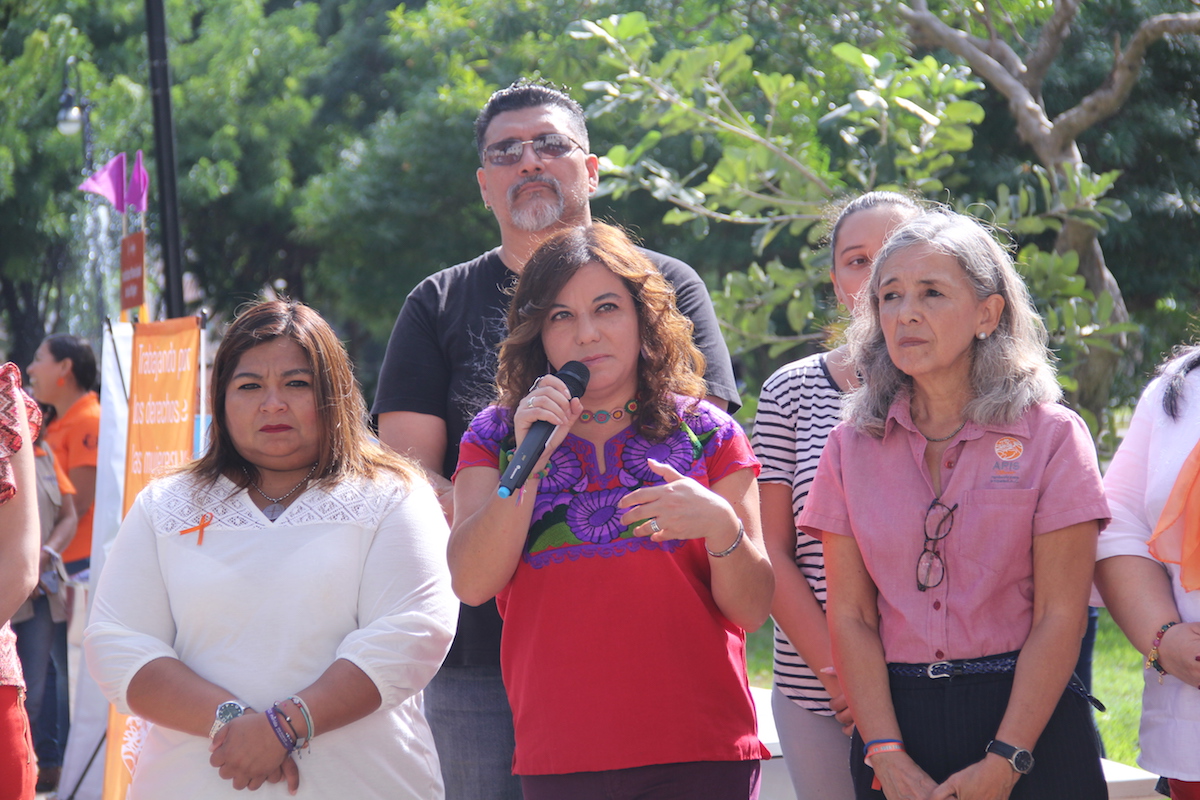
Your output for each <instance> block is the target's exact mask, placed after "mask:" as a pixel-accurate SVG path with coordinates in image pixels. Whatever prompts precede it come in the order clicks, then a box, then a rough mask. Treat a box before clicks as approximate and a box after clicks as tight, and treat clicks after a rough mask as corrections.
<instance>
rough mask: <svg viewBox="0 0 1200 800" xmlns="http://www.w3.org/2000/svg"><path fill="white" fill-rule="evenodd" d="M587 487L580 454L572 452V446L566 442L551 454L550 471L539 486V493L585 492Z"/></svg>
mask: <svg viewBox="0 0 1200 800" xmlns="http://www.w3.org/2000/svg"><path fill="white" fill-rule="evenodd" d="M586 486H587V484H586V483H585V482H584V481H583V462H582V461H581V460H580V458H579V455H578V454H576V453H574V452H572V448H571V447H570V444H569V443H567V442H564V443H563V444H561V445H559V447H558V448H557V449H555V451H554V452H553V453H551V454H550V469H549V471H547V472H546V477H545V478H542V480H541V482H540V483H539V484H538V491H540V492H563V491H567V490H568V489H574V490H575V491H583V490H584V489H585V488H586Z"/></svg>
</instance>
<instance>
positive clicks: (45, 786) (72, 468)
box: [26, 333, 100, 792]
mask: <svg viewBox="0 0 1200 800" xmlns="http://www.w3.org/2000/svg"><path fill="white" fill-rule="evenodd" d="M26 372H27V373H28V375H29V388H30V389H31V390H32V392H33V396H34V397H35V398H36V399H37V400H38V401H39V402H41V403H43V404H45V405H47V406H51V407H52V408H53V413H52V414H49V415H48V417H50V421H49V422H48V423H47V424H46V434H45V436H46V443H47V444H48V445H49V446H50V449H51V450H52V451H53V452H54V457H55V458H56V459H57V460H58V461H59V462H60V463H61V464H62V467H63V468H64V469H65V470H66V472H67V477H68V478H69V479H70V482H71V483H72V484H73V485H74V486H75V510H76V512H77V513H78V516H79V522H78V524H77V526H76V529H75V538H74V540H72V541H71V543H70V545H68V546H67V548H66V549H65V550H64V551H63V552H62V560H63V562H64V564H65V565H66V571H67V574H68V575H78V574H79V573H81V572H83V571H85V570H86V569H87V568H88V566H89V565H90V563H91V554H92V508H93V505H92V504H93V500H94V499H95V496H96V462H97V456H98V453H99V443H100V397H99V395H98V394H96V392H95V391H93V389H94V388H95V384H96V377H97V369H96V355H95V353H94V352H93V350H92V346H91V345H90V344H88V342H87V340H86V339H84V338H82V337H79V336H72V335H70V334H62V333H58V334H53V335H51V336H47V337H46V338H45V339H44V340H43V341H42V343H41V345H40V346H39V347H38V349H37V352H36V353H35V354H34V357H33V363H31V364H30V365H29V367H28V369H27V370H26ZM81 579H82V578H81ZM66 603H67V611H68V618H69V615H70V610H71V608H72V606H73V601H72V595H71V592H70V590H69V589H68V592H67V596H66ZM67 685H68V677H67V675H66V674H65V672H58V671H57V669H56V668H55V666H54V663H53V661H51V664H50V665H49V668H48V669H47V674H46V690H45V691H46V695H45V696H46V698H57V700H56V701H47V702H43V703H42V707H41V711H40V713H39V714H38V717H39V718H38V719H35V720H31V722H32V723H33V726H34V739H35V741H34V745H35V748H36V750H37V752H38V753H39V754H43V755H46V754H52V753H62V752H63V751H65V748H66V734H67V730H66V726H67V722H66V719H67V718H68V711H67V709H66V708H65V707H63V706H64V705H65V704H67V703H68V692H67V691H66V687H67ZM58 760H59V759H55V758H53V757H50V758H48V759H46V760H45V761H44V762H43V764H42V770H41V771H40V773H39V775H38V783H37V789H38V791H39V792H44V791H52V790H53V789H54V788H55V786H56V784H57V782H58V780H57V779H58V772H59V771H58V770H56V769H54V768H53V767H55V766H56V765H55V764H54V763H53V762H54V761H58ZM60 763H61V761H60Z"/></svg>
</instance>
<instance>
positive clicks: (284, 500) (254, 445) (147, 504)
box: [83, 300, 458, 800]
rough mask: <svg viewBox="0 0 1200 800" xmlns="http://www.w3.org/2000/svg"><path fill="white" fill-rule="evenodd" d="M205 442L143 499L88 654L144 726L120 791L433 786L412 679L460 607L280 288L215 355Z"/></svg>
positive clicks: (396, 483) (348, 380)
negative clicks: (125, 787)
mask: <svg viewBox="0 0 1200 800" xmlns="http://www.w3.org/2000/svg"><path fill="white" fill-rule="evenodd" d="M212 372H213V381H212V395H211V400H212V406H211V407H212V430H211V433H210V437H209V440H210V444H209V448H208V451H207V452H206V453H205V454H204V455H203V456H201V457H200V458H199V459H198V460H196V461H194V462H192V463H191V464H190V465H188V466H186V467H184V468H182V469H181V470H180V471H178V472H176V473H175V474H173V475H170V476H167V477H163V478H159V479H157V480H155V481H154V482H152V483H151V484H150V485H149V486H147V487H146V488H145V489H144V490H142V492H141V493H140V494H139V495H138V497H137V499H136V500H135V501H134V504H133V507H132V508H131V509H130V511H129V513H128V515H126V517H125V521H124V522H123V523H122V524H121V529H120V531H119V532H118V534H117V538H116V540H115V542H114V544H113V547H112V552H111V554H110V555H109V557H108V559H107V560H106V562H105V567H104V574H103V575H102V576H101V578H100V581H99V586H98V587H97V590H96V599H95V602H94V604H93V607H92V613H91V618H90V621H89V624H88V627H87V630H86V631H85V633H84V642H83V646H84V652H85V654H86V656H87V664H88V666H89V668H90V669H91V671H92V674H93V676H94V677H95V678H96V682H97V683H98V684H99V686H100V688H101V689H102V690H103V692H104V694H105V695H106V696H107V697H108V698H109V700H110V701H111V702H112V703H113V704H114V705H115V706H117V708H118V709H120V710H121V711H123V712H125V713H133V714H136V715H138V716H139V717H142V718H143V719H145V720H148V721H149V722H150V723H152V724H151V725H150V726H149V731H148V732H147V734H146V736H145V741H144V744H143V745H142V749H141V753H140V755H139V757H138V761H137V767H136V769H135V770H134V773H133V783H132V786H131V789H130V793H129V795H128V796H129V798H130V800H159V799H160V798H169V797H183V796H186V797H189V798H195V799H196V800H217V798H230V799H232V798H242V797H245V796H246V795H244V794H243V793H242V792H240V791H239V790H242V789H247V788H249V789H251V790H258V793H259V794H260V795H263V796H266V797H286V796H288V795H289V794H294V795H295V796H297V797H308V798H321V799H322V800H328V798H337V797H344V798H346V799H347V800H350V799H351V798H353V800H370V799H372V798H373V799H375V800H385V799H386V800H395V799H396V798H411V800H427V798H435V799H436V798H441V797H442V796H443V792H442V779H441V771H440V769H439V767H438V756H437V752H436V750H435V749H434V743H433V736H432V735H431V734H430V732H429V727H428V725H427V723H426V721H425V718H424V716H423V714H422V712H421V690H422V688H423V687H424V686H425V684H426V682H427V681H428V680H429V679H430V678H431V677H432V676H433V674H434V672H436V671H437V668H438V666H439V665H440V664H441V663H442V659H443V658H444V657H445V655H446V651H447V650H448V649H449V647H450V641H451V638H452V636H453V633H454V617H455V614H456V612H457V608H458V604H457V603H456V602H455V599H454V596H453V593H452V591H451V588H450V576H449V571H448V569H447V567H446V544H447V540H448V535H449V532H448V530H447V528H446V521H445V518H444V517H443V516H442V513H441V509H440V507H439V506H438V503H437V498H436V496H435V495H434V493H433V491H432V489H431V488H430V487H429V486H428V484H427V483H426V482H425V480H424V479H423V477H422V475H421V473H420V471H419V470H418V469H417V468H416V466H415V465H413V464H412V463H410V462H409V461H408V460H407V459H405V458H403V457H402V456H398V455H396V454H395V453H393V452H391V451H390V450H388V449H387V448H385V447H381V446H379V445H377V444H375V443H374V442H373V441H372V439H371V437H370V431H369V428H368V418H367V414H366V406H365V405H364V403H363V401H362V397H361V395H360V393H359V389H358V385H357V383H356V382H355V380H354V375H353V372H352V370H351V367H350V360H349V358H348V357H347V355H346V352H345V350H344V349H343V348H342V345H341V343H340V342H339V341H338V340H337V336H336V335H335V334H334V332H333V331H332V329H330V327H329V325H328V324H327V323H326V322H325V321H324V320H323V319H321V317H320V316H319V315H318V314H317V313H316V312H315V311H313V310H312V309H311V308H309V307H307V306H305V305H302V304H300V303H294V302H291V301H284V300H276V301H271V302H266V303H261V304H259V305H256V306H253V307H251V308H250V309H248V310H246V311H244V312H243V313H242V314H241V315H239V316H238V318H237V319H236V320H234V321H233V323H232V324H231V325H230V326H229V328H228V330H227V331H226V333H225V336H224V338H223V339H222V341H221V345H220V347H219V348H218V349H217V353H216V356H215V358H214V360H213V367H212Z"/></svg>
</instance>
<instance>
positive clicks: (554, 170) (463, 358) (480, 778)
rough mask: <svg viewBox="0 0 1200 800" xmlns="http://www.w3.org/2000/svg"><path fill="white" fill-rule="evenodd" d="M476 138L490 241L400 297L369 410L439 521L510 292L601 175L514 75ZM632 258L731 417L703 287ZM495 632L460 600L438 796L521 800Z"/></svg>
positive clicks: (553, 102)
mask: <svg viewBox="0 0 1200 800" xmlns="http://www.w3.org/2000/svg"><path fill="white" fill-rule="evenodd" d="M475 144H476V147H477V149H478V152H479V159H480V167H479V168H478V170H477V171H476V177H477V179H478V181H479V192H480V194H481V196H482V197H483V202H484V204H485V205H486V206H487V207H488V208H489V209H490V210H491V211H492V213H493V214H494V215H495V217H496V222H497V223H498V224H499V226H500V246H499V247H497V248H495V249H493V250H490V251H488V252H487V253H484V254H483V255H481V256H479V257H478V258H475V259H473V260H471V261H468V262H465V263H462V264H458V265H456V266H453V267H449V268H448V269H444V270H441V271H440V272H437V273H435V274H433V275H431V276H429V277H428V278H426V279H425V280H424V281H422V282H421V283H420V284H418V285H417V287H416V288H415V289H414V290H413V291H412V293H411V294H409V296H408V299H407V300H406V301H405V303H404V307H403V308H402V309H401V310H400V316H399V318H398V319H397V320H396V327H395V329H394V330H393V331H392V337H391V340H390V341H389V343H388V349H387V353H386V355H385V356H384V361H383V367H382V368H381V370H380V375H379V388H378V390H377V393H376V397H375V405H374V408H373V409H372V411H373V412H374V413H376V414H378V415H379V435H380V438H381V439H382V440H383V441H384V442H385V443H387V444H388V445H390V446H391V447H393V448H394V449H396V450H397V451H399V452H406V453H408V454H409V455H411V456H413V457H414V458H416V459H417V460H418V461H420V462H421V464H422V466H424V467H425V469H426V471H427V472H428V473H429V474H430V476H431V480H434V481H435V482H436V486H437V489H438V492H439V493H440V494H441V496H442V506H443V509H444V510H445V511H446V515H447V517H448V518H450V517H451V516H452V513H453V500H452V498H453V487H452V485H451V484H450V482H449V480H448V478H449V477H450V476H451V475H453V474H454V469H455V466H456V464H457V463H458V443H459V440H460V439H461V438H462V434H463V432H464V431H465V430H466V428H467V424H468V423H469V422H470V421H471V418H472V417H473V416H474V415H475V413H476V412H478V411H479V410H480V409H482V408H483V407H484V406H486V405H487V404H488V403H489V402H491V401H492V400H493V399H494V396H495V395H494V391H495V390H494V382H495V372H496V363H497V360H496V355H497V348H498V346H499V344H500V341H501V340H502V339H503V338H504V336H505V335H506V334H507V330H506V326H505V316H506V311H507V307H508V301H509V294H508V293H507V290H508V289H509V288H510V287H511V286H513V285H514V284H515V282H516V278H517V276H518V275H519V274H520V272H521V269H522V268H523V267H524V265H525V262H526V261H527V260H528V259H529V256H530V255H531V254H532V253H533V251H534V250H536V249H537V247H538V245H540V244H541V243H542V242H543V241H544V240H545V239H546V238H547V237H549V236H550V235H551V234H553V233H554V232H556V231H558V230H561V229H563V228H565V227H569V226H576V225H587V224H590V223H591V208H590V205H589V200H590V197H591V195H592V194H593V193H594V192H595V191H596V187H597V185H598V183H599V174H600V172H599V160H598V159H597V157H596V156H595V155H593V154H592V153H591V152H590V151H589V141H588V131H587V122H586V119H585V117H584V113H583V109H582V108H581V107H580V106H579V104H578V103H577V102H575V101H574V100H572V99H571V98H570V97H569V96H568V95H566V94H565V93H564V92H562V91H560V90H559V89H556V88H554V87H552V86H549V85H545V84H541V83H533V82H529V81H525V80H521V81H517V82H516V83H514V84H512V85H511V86H509V87H507V88H505V89H501V90H500V91H498V92H496V93H495V94H493V95H492V97H491V99H489V100H488V102H487V104H486V105H485V106H484V108H483V110H482V111H480V113H479V116H478V117H477V118H476V120H475ZM643 252H644V253H645V255H646V256H647V257H648V258H650V260H651V261H652V262H654V264H655V265H656V266H657V267H658V268H659V270H661V271H662V273H663V275H664V277H666V278H667V280H668V281H670V282H671V284H672V285H673V286H674V288H675V293H676V303H677V305H678V306H679V310H680V311H681V312H683V313H684V314H685V315H686V316H688V317H689V318H690V319H691V320H692V322H693V324H694V325H695V331H694V337H695V341H696V344H697V346H698V347H699V348H700V350H701V351H702V352H703V353H704V357H705V360H706V361H707V366H706V372H705V376H704V377H705V380H706V381H707V383H708V391H709V394H710V397H709V399H710V400H712V401H713V402H716V403H718V404H719V405H720V406H721V407H723V408H724V407H728V408H730V410H733V409H736V408H737V407H738V406H739V405H740V401H739V398H738V392H737V388H736V384H735V382H734V378H733V368H732V365H731V363H730V359H729V351H728V349H727V348H726V346H725V342H724V340H723V339H722V338H721V332H720V328H719V326H718V323H717V318H716V314H715V312H714V311H713V308H712V302H711V300H710V299H709V296H708V290H707V288H706V287H705V285H704V282H703V281H702V280H701V279H700V277H699V276H698V275H697V274H696V273H695V271H694V270H693V269H692V268H691V267H689V266H688V265H687V264H684V263H683V262H682V261H679V260H677V259H673V258H669V257H667V256H664V255H662V254H660V253H655V252H652V251H643ZM500 627H501V621H500V616H499V614H498V613H497V611H496V605H495V601H489V602H488V603H486V604H485V605H483V606H480V607H478V608H472V607H469V606H463V607H462V608H461V611H460V614H459V624H458V634H457V636H456V637H455V641H454V646H453V647H452V648H451V650H450V654H449V656H447V658H446V662H445V664H444V665H443V667H442V669H441V671H440V672H439V673H438V675H437V676H436V677H435V678H434V680H433V681H432V682H431V683H430V684H429V686H428V688H426V690H425V712H426V716H427V717H428V718H429V723H430V726H431V727H432V728H433V733H434V739H435V741H436V743H437V747H438V753H439V757H440V758H441V762H442V774H443V777H444V778H445V781H446V797H447V798H448V800H474V798H480V800H483V799H484V798H487V799H488V800H492V798H520V797H521V785H520V781H519V780H518V779H517V778H515V777H513V776H512V774H511V772H512V769H511V764H512V753H513V748H514V746H515V745H514V740H513V732H512V714H511V711H510V710H509V707H508V699H507V697H506V695H505V692H504V685H503V682H502V681H501V678H500ZM564 677H565V676H564ZM564 746H569V745H568V744H566V743H564Z"/></svg>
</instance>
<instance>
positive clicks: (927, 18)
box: [897, 0, 1025, 77]
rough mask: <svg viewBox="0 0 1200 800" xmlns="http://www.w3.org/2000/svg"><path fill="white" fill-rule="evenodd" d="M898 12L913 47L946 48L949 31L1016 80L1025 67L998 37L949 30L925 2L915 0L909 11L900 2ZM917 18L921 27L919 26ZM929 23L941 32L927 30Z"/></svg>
mask: <svg viewBox="0 0 1200 800" xmlns="http://www.w3.org/2000/svg"><path fill="white" fill-rule="evenodd" d="M897 11H898V12H899V14H900V17H901V18H902V19H903V20H904V21H905V22H907V23H908V24H909V26H910V27H911V30H910V31H909V35H910V36H911V37H912V40H913V43H914V44H919V45H921V46H923V47H928V48H930V49H933V48H935V47H946V46H947V45H946V43H945V39H944V36H945V32H946V31H952V32H953V33H954V34H955V35H957V36H959V37H961V38H962V39H963V40H964V41H966V42H967V43H969V44H970V45H971V46H973V47H974V48H975V49H976V50H978V51H979V52H980V53H983V54H985V55H987V56H988V57H989V58H991V59H992V60H993V61H995V62H996V63H997V64H999V65H1000V67H1001V68H1002V69H1003V70H1004V71H1005V72H1007V73H1008V74H1009V75H1012V76H1014V77H1019V76H1020V75H1022V74H1023V73H1024V72H1025V64H1024V63H1022V61H1021V57H1020V56H1018V55H1017V53H1016V51H1015V50H1013V49H1012V48H1011V47H1009V45H1008V42H1006V41H1004V40H1003V39H1001V38H1000V37H999V36H993V37H992V38H990V39H981V38H979V37H978V36H972V35H971V34H969V33H966V32H965V31H961V30H959V29H957V28H953V27H950V26H949V25H947V24H946V23H944V22H942V21H941V20H940V19H938V18H937V16H935V15H934V14H933V13H932V12H930V10H929V4H928V2H926V0H914V2H913V4H912V8H909V7H908V6H906V5H904V4H903V3H901V4H900V5H899V6H897ZM918 18H919V22H920V24H918ZM929 23H936V24H937V25H938V26H940V27H941V28H942V29H943V30H942V31H938V30H935V29H934V28H932V27H930V24H929ZM987 23H988V28H989V30H993V29H992V26H991V22H990V20H988V21H987Z"/></svg>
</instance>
